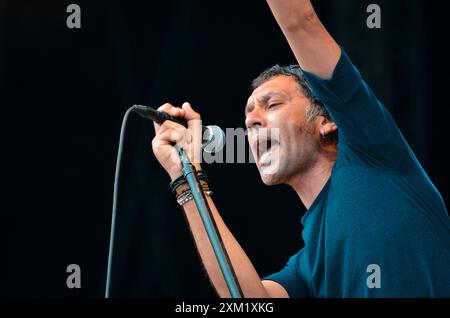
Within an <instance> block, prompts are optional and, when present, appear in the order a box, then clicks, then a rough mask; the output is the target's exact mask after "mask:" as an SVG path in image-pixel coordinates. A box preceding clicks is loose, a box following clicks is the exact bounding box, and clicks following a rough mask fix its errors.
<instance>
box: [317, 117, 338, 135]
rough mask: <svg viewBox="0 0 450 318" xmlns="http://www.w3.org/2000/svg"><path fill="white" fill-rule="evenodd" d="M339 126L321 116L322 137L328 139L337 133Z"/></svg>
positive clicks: (320, 129) (320, 130)
mask: <svg viewBox="0 0 450 318" xmlns="http://www.w3.org/2000/svg"><path fill="white" fill-rule="evenodd" d="M337 129H338V127H337V125H336V124H335V123H334V122H332V121H331V120H329V119H328V118H326V117H324V116H320V125H319V133H320V135H321V136H322V137H327V136H329V135H331V134H333V133H335V132H336V131H337Z"/></svg>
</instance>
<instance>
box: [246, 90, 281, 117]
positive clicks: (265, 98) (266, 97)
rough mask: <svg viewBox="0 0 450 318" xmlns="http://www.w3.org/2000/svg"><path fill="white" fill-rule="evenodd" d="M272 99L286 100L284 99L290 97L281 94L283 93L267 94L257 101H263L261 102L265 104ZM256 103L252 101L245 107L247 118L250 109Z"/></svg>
mask: <svg viewBox="0 0 450 318" xmlns="http://www.w3.org/2000/svg"><path fill="white" fill-rule="evenodd" d="M272 97H281V98H284V99H288V96H287V95H286V94H284V93H281V92H267V93H265V94H264V95H262V96H260V97H258V98H256V99H257V100H258V101H261V102H263V103H265V102H267V101H268V100H270V99H271V98H272ZM254 103H255V102H254V100H252V101H250V102H248V103H247V105H246V106H245V116H247V114H248V109H249V108H250V107H251V106H253V104H254Z"/></svg>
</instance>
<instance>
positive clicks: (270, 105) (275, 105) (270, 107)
mask: <svg viewBox="0 0 450 318" xmlns="http://www.w3.org/2000/svg"><path fill="white" fill-rule="evenodd" d="M281 104H282V103H272V104H269V107H267V109H273V108H275V107H277V106H278V105H281Z"/></svg>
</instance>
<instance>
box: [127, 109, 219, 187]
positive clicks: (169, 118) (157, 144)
mask: <svg viewBox="0 0 450 318" xmlns="http://www.w3.org/2000/svg"><path fill="white" fill-rule="evenodd" d="M133 110H134V111H135V112H137V113H138V114H139V115H141V116H143V117H146V118H148V119H151V120H153V121H154V126H155V138H154V139H153V140H152V148H153V153H154V154H155V156H156V158H157V159H158V161H159V163H160V164H161V166H162V167H163V168H164V169H165V170H166V171H167V173H168V174H169V176H170V178H171V179H172V180H174V179H176V178H177V177H178V176H180V175H181V163H180V159H179V156H178V154H177V151H176V150H175V148H174V147H173V145H174V144H178V146H180V147H182V148H183V149H184V150H185V152H186V153H187V154H188V156H189V159H190V160H191V162H192V164H193V165H194V166H195V167H196V169H198V170H199V169H200V168H201V166H200V162H201V154H202V147H203V148H204V150H205V151H207V152H213V151H219V150H220V149H221V148H222V147H223V145H224V143H225V134H224V133H223V131H222V130H221V129H220V128H219V127H217V126H208V127H204V126H202V125H201V117H200V114H198V113H197V112H195V111H194V110H193V109H192V107H191V105H190V104H189V103H184V104H183V106H182V107H181V108H178V107H174V106H172V105H171V104H169V103H166V104H164V105H163V106H161V107H159V108H158V111H155V110H154V109H152V108H150V107H146V106H139V105H135V106H134V107H133Z"/></svg>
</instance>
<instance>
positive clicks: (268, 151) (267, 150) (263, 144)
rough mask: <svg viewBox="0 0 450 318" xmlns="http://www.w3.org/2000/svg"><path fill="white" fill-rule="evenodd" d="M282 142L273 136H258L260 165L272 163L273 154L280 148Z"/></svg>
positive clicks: (257, 152) (257, 150)
mask: <svg viewBox="0 0 450 318" xmlns="http://www.w3.org/2000/svg"><path fill="white" fill-rule="evenodd" d="M279 145H280V142H279V140H278V139H276V138H272V136H258V138H257V141H256V154H257V157H258V158H257V161H258V163H259V164H260V165H268V164H270V163H271V159H274V158H271V155H272V154H273V153H274V152H275V150H277V149H278V147H279Z"/></svg>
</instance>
